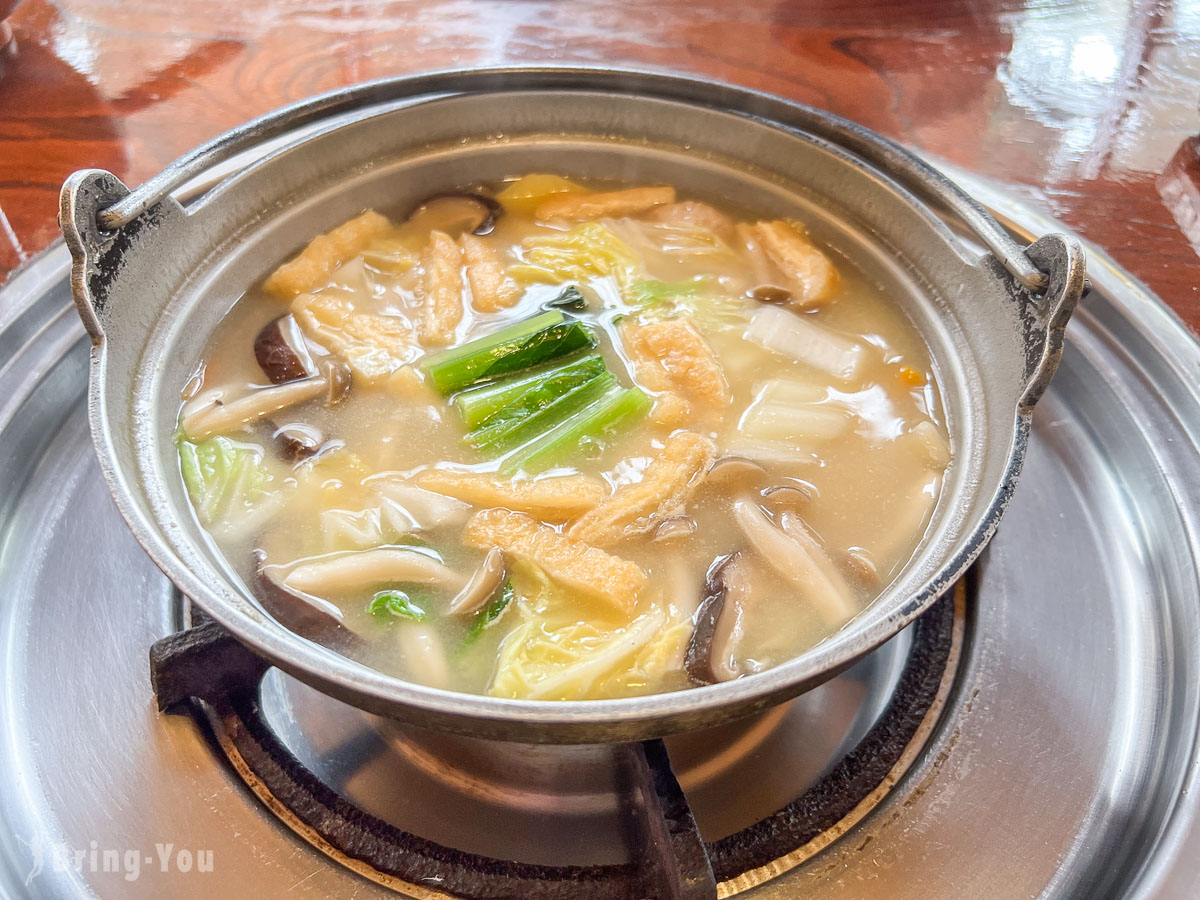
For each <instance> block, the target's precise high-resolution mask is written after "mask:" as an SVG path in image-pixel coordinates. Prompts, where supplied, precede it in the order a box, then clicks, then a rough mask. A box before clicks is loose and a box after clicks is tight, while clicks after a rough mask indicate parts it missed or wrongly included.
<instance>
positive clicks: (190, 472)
mask: <svg viewBox="0 0 1200 900" xmlns="http://www.w3.org/2000/svg"><path fill="white" fill-rule="evenodd" d="M177 446H178V448H179V468H180V471H181V472H182V473H183V483H184V484H185V485H187V490H188V495H189V496H190V497H191V498H192V505H193V506H194V507H195V508H196V514H197V515H198V516H199V517H200V521H201V522H202V523H203V524H204V525H205V526H209V525H211V524H212V523H214V522H216V521H218V520H222V519H224V520H228V519H231V518H232V517H233V516H234V515H236V514H237V513H239V512H244V511H245V509H246V508H247V507H249V506H252V505H254V504H255V503H256V502H258V501H259V500H261V499H262V498H263V497H264V496H265V495H266V494H267V488H268V485H270V483H271V475H270V473H269V472H267V470H266V469H265V468H264V467H263V464H262V463H263V451H262V448H261V447H259V446H257V445H255V444H246V443H242V442H241V441H234V440H230V439H229V438H227V437H211V438H208V439H207V440H203V441H200V442H198V443H193V442H192V441H189V440H187V438H185V437H184V436H183V435H182V433H181V434H180V436H179V437H178V439H177Z"/></svg>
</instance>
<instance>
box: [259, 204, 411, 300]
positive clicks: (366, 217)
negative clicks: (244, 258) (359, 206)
mask: <svg viewBox="0 0 1200 900" xmlns="http://www.w3.org/2000/svg"><path fill="white" fill-rule="evenodd" d="M389 228H391V223H389V222H388V220H387V219H386V218H384V217H383V216H381V215H380V214H379V213H377V212H375V211H374V210H370V209H369V210H367V211H366V212H365V213H363V214H362V215H361V216H358V217H357V218H354V219H351V220H350V221H349V222H345V223H343V224H341V225H339V226H338V227H337V228H335V229H333V231H330V232H328V233H327V234H321V235H318V236H317V237H315V238H313V239H312V240H311V241H309V244H308V246H307V247H305V248H304V250H302V251H301V253H300V255H299V256H297V257H296V258H295V259H293V260H290V261H289V262H285V263H284V264H283V265H282V266H280V267H279V268H278V269H276V270H275V271H274V272H272V273H271V277H270V278H268V279H267V280H266V281H265V282H263V289H264V290H265V291H266V292H267V293H269V294H274V295H275V296H276V297H279V298H281V299H284V300H290V299H292V298H293V297H295V296H296V295H297V294H305V293H308V292H309V291H313V290H316V289H317V288H319V287H321V286H323V285H324V284H325V283H326V282H328V281H329V276H330V275H332V274H333V270H334V269H336V268H337V267H338V266H340V265H342V264H343V263H346V262H349V261H350V260H352V259H353V258H354V257H356V256H357V255H358V254H359V253H361V252H362V251H363V249H365V248H366V246H367V244H369V243H370V242H371V239H372V238H374V237H376V236H378V235H380V234H382V233H383V232H385V231H387V230H388V229H389Z"/></svg>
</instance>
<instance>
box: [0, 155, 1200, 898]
mask: <svg viewBox="0 0 1200 900" xmlns="http://www.w3.org/2000/svg"><path fill="white" fill-rule="evenodd" d="M956 178H957V180H959V182H960V183H963V184H965V185H967V186H968V188H969V189H970V190H971V192H972V193H973V194H974V195H975V196H976V197H979V198H980V199H982V200H984V202H986V203H987V204H988V205H989V206H990V207H991V208H992V209H993V210H995V211H997V212H999V213H1001V214H1003V216H1004V217H1005V218H1006V219H1009V220H1014V221H1016V222H1018V223H1022V226H1023V228H1024V229H1025V230H1026V231H1027V232H1042V231H1045V230H1047V229H1048V228H1050V227H1052V225H1051V223H1048V222H1045V221H1043V220H1041V219H1039V218H1038V217H1037V216H1035V215H1034V214H1033V213H1031V212H1030V211H1029V210H1027V209H1024V208H1022V207H1020V206H1019V205H1016V204H1014V203H1012V202H1010V201H1009V200H1008V199H1007V198H1005V197H1004V196H1003V195H1001V194H998V193H995V192H993V191H991V190H990V189H989V188H988V187H987V185H985V184H983V183H981V182H978V181H976V180H974V179H970V178H968V177H967V176H965V175H961V174H960V175H956ZM1089 253H1090V254H1091V264H1090V275H1091V278H1092V280H1093V284H1094V290H1093V293H1092V294H1091V295H1090V297H1089V298H1088V300H1087V301H1086V302H1085V303H1084V304H1083V306H1082V307H1081V309H1080V311H1079V313H1078V314H1077V315H1076V317H1075V319H1074V321H1073V322H1072V324H1071V326H1070V329H1069V332H1068V336H1069V341H1068V347H1067V352H1066V354H1065V356H1064V359H1063V363H1062V367H1061V371H1060V374H1059V377H1058V378H1057V379H1056V380H1055V382H1054V384H1053V385H1052V386H1051V388H1050V390H1049V391H1048V393H1047V395H1046V396H1045V398H1044V399H1043V401H1042V402H1041V404H1040V405H1039V407H1038V411H1037V413H1036V415H1035V417H1034V423H1033V433H1032V438H1031V442H1030V450H1029V456H1028V460H1027V463H1026V471H1025V474H1024V476H1023V479H1022V483H1021V486H1020V488H1019V489H1018V490H1017V492H1016V495H1015V497H1014V499H1013V503H1012V505H1011V508H1010V510H1009V512H1008V515H1007V517H1006V518H1005V522H1004V526H1003V527H1002V528H1001V530H1000V532H999V534H998V535H997V537H996V539H995V540H994V541H993V542H992V544H991V546H990V549H989V551H988V553H987V554H986V559H985V563H984V566H983V568H982V572H981V578H980V584H979V602H978V605H977V609H976V622H977V625H976V627H975V629H974V630H973V631H972V633H971V634H969V635H968V641H967V651H966V658H965V660H964V662H963V674H962V676H961V678H960V681H959V684H958V685H957V688H956V690H955V693H954V695H953V696H952V698H951V701H950V708H949V709H948V711H947V713H946V714H945V716H944V717H943V721H942V723H941V725H940V727H939V728H938V730H937V732H936V733H935V734H934V735H933V737H932V739H931V741H930V743H929V746H928V748H927V749H926V751H925V752H924V754H922V755H921V757H920V758H919V759H918V761H917V764H916V766H915V768H914V770H913V771H911V772H910V774H909V775H908V776H907V777H906V778H905V779H904V780H903V781H901V782H900V783H899V784H898V785H897V786H896V788H895V790H894V792H893V793H892V795H891V796H889V797H888V798H886V799H885V800H884V802H883V803H882V804H881V805H880V806H879V807H878V808H877V809H876V810H875V811H874V812H873V813H872V814H871V815H870V816H868V817H867V818H866V819H865V820H864V821H863V822H861V823H860V824H859V825H858V826H857V827H856V828H854V829H853V830H852V831H851V832H850V833H849V834H847V835H845V836H844V837H843V838H842V839H841V840H840V841H838V842H837V843H835V844H834V845H832V846H831V847H829V848H827V849H826V850H825V851H824V852H822V853H820V854H818V855H817V856H815V857H814V858H813V859H811V860H809V861H808V862H806V863H805V864H804V865H802V866H800V867H798V868H797V869H795V870H793V871H792V872H790V873H789V874H788V875H786V876H785V877H783V878H781V879H778V880H775V881H771V882H768V883H767V884H765V885H763V886H762V887H760V888H757V889H756V890H754V891H753V892H750V893H749V894H746V895H743V896H750V897H755V898H764V900H774V898H781V900H782V898H793V897H796V896H806V897H809V896H811V897H818V898H847V900H849V898H854V900H860V898H862V897H868V896H885V897H889V898H897V900H907V898H914V900H916V898H923V900H927V898H930V897H936V898H942V897H945V898H954V900H957V898H964V897H966V898H975V897H987V898H1001V900H1008V898H1027V897H1038V896H1042V897H1053V898H1077V897H1088V898H1089V900H1090V898H1099V900H1103V898H1105V897H1134V898H1158V900H1192V898H1195V897H1196V896H1198V895H1200V825H1198V821H1200V791H1198V790H1197V787H1198V786H1197V784H1196V781H1197V777H1198V775H1200V755H1198V752H1197V750H1198V741H1200V735H1198V729H1200V572H1198V564H1197V559H1198V557H1200V496H1198V492H1200V384H1198V381H1200V347H1198V346H1197V344H1196V342H1195V340H1194V338H1193V337H1192V336H1191V335H1189V334H1188V333H1187V331H1186V330H1185V329H1184V327H1183V326H1182V325H1181V324H1180V323H1179V322H1178V320H1177V319H1175V318H1174V317H1173V316H1172V315H1171V313H1169V312H1168V311H1167V310H1166V309H1165V308H1164V307H1163V306H1162V305H1161V304H1160V303H1159V302H1158V301H1157V300H1156V299H1155V298H1153V297H1152V296H1151V295H1149V294H1147V293H1146V292H1145V290H1144V289H1143V288H1142V287H1141V286H1140V285H1139V284H1138V283H1137V282H1135V281H1133V280H1132V279H1130V278H1129V277H1128V276H1127V275H1126V274H1124V273H1123V272H1121V271H1120V270H1119V269H1117V268H1116V267H1115V266H1114V265H1112V264H1111V263H1109V262H1108V261H1107V260H1106V258H1105V257H1104V256H1103V255H1102V254H1100V253H1099V252H1098V251H1095V250H1089ZM67 267H68V261H67V257H66V253H65V251H64V250H63V249H62V248H58V249H56V250H54V251H53V252H51V253H50V254H48V255H45V256H42V257H40V258H39V259H37V260H36V261H34V262H33V263H32V264H31V265H30V266H28V267H27V268H26V269H24V270H23V271H22V272H20V273H18V274H17V275H15V276H14V277H13V279H12V280H11V281H10V282H9V284H8V285H6V286H5V288H4V289H3V290H0V360H2V362H0V598H3V599H2V600H0V654H2V658H0V662H2V664H3V671H2V673H0V728H2V732H0V755H2V763H0V894H3V895H5V896H13V897H22V896H33V897H54V898H73V897H106V898H108V897H111V898H142V897H147V898H150V897H154V898H158V897H162V896H173V897H184V898H187V897H208V896H237V895H241V894H243V893H245V892H246V891H247V889H248V886H250V885H252V886H253V891H254V893H255V894H256V895H258V896H261V897H280V896H288V897H298V898H306V897H307V898H326V897H339V898H345V897H368V896H381V897H382V896H388V895H387V894H386V893H385V892H384V891H383V889H380V888H377V887H375V886H373V885H371V884H369V883H368V882H366V881H364V880H363V879H362V878H360V877H359V876H357V875H354V874H353V873H351V872H348V871H346V870H344V869H342V868H340V867H338V866H336V865H334V864H332V863H331V862H330V861H329V860H327V859H326V858H325V857H324V856H322V855H321V854H320V853H318V852H316V851H315V850H312V849H311V848H309V847H308V846H307V845H304V844H303V843H301V842H300V841H298V840H297V839H296V838H295V837H294V836H293V835H292V834H291V833H290V832H288V831H286V830H285V829H284V828H282V827H281V826H279V825H278V824H277V823H276V822H275V821H274V819H273V818H272V817H271V816H270V815H269V814H267V813H266V812H265V811H264V810H263V809H262V808H261V807H260V806H259V805H258V804H257V802H256V801H255V800H254V799H253V798H252V797H251V796H250V795H249V794H248V792H246V791H245V790H244V789H243V788H242V787H241V786H240V783H239V781H238V779H237V778H236V776H235V775H234V774H233V773H231V772H229V771H228V770H227V769H225V768H223V767H222V765H221V764H220V763H219V762H217V757H216V754H215V753H214V751H213V749H212V748H211V746H210V745H209V744H208V743H207V742H206V741H205V739H204V737H203V736H202V735H199V734H198V733H197V730H196V728H195V727H194V725H192V723H191V722H189V721H187V720H186V719H180V718H174V717H164V716H160V715H158V714H157V713H156V712H155V705H154V700H153V697H152V696H151V693H150V688H149V677H148V670H147V664H146V651H147V648H148V647H149V645H150V643H151V642H152V641H153V640H154V639H156V638H158V637H161V636H162V635H164V634H166V633H168V632H169V631H170V630H172V628H173V627H174V626H173V624H172V622H171V603H170V600H169V586H168V584H167V581H166V579H165V578H164V577H163V576H162V575H160V574H159V573H158V572H157V570H155V568H154V567H153V565H152V564H151V563H150V561H149V560H148V559H147V558H146V556H145V554H144V553H143V552H142V551H141V549H140V548H139V547H138V545H137V544H136V542H135V541H134V540H133V538H132V536H131V535H130V534H129V532H128V530H127V529H126V528H125V526H124V524H123V523H122V521H121V519H120V516H119V515H118V514H117V511H116V509H115V508H114V507H113V505H112V502H111V500H110V499H109V496H108V493H107V491H106V489H105V487H104V484H103V482H102V479H101V477H100V473H99V470H98V468H97V465H96V462H95V458H94V453H93V451H92V448H91V445H90V442H89V440H88V435H87V425H86V421H85V412H84V402H85V398H84V384H83V381H84V374H85V370H86V365H87V355H86V354H87V341H86V338H85V336H84V334H83V331H82V329H81V328H80V327H79V324H78V321H77V319H76V317H75V315H74V313H73V312H72V311H71V310H70V308H69V304H70V297H69V291H68V288H67V284H66V278H67ZM890 652H891V645H889V647H888V648H886V649H885V651H884V654H883V655H881V656H879V657H876V656H872V657H869V658H868V661H867V663H865V664H864V665H866V666H876V667H877V668H876V669H875V671H876V672H877V673H878V674H877V676H872V679H871V680H870V681H869V682H868V683H864V682H863V681H862V680H861V673H862V672H863V671H865V670H863V669H860V670H858V672H857V674H855V673H847V676H846V677H845V678H838V679H835V680H834V681H831V682H829V683H828V684H827V685H826V686H825V687H824V688H823V689H822V690H823V691H825V692H827V693H826V694H825V697H826V698H827V699H826V700H824V701H818V699H817V696H814V697H813V699H811V700H810V699H809V697H807V696H806V697H805V699H804V701H803V703H804V704H812V705H813V706H814V707H817V706H820V705H821V704H824V705H825V706H826V707H827V709H828V712H827V713H822V715H823V716H825V718H824V719H823V720H822V721H823V723H824V724H820V725H817V724H815V723H814V725H813V737H812V739H811V740H810V741H809V742H806V743H805V744H802V745H796V744H788V745H787V746H786V747H781V748H771V747H763V748H760V751H759V752H758V753H757V754H756V755H755V756H754V757H753V763H752V765H753V766H757V767H759V768H758V769H757V771H759V772H763V773H769V777H775V776H777V775H778V773H780V772H784V771H788V770H789V769H794V770H795V772H796V773H797V776H796V777H797V779H798V780H800V779H802V778H804V777H807V775H808V774H811V773H812V772H813V771H817V770H819V769H820V768H821V767H822V766H824V765H826V764H827V763H828V760H829V759H830V758H831V756H832V755H833V754H834V753H835V752H836V751H835V749H833V746H832V745H833V744H834V743H836V735H837V734H839V733H845V728H846V724H845V723H846V722H847V721H848V720H849V719H850V718H852V717H854V716H857V715H863V716H867V717H869V716H871V715H872V713H870V712H869V711H864V710H867V707H863V706H859V707H856V706H855V703H856V702H858V698H859V695H860V693H862V694H866V695H869V696H873V697H874V696H881V695H879V694H877V693H876V691H877V690H878V686H880V685H884V684H886V680H885V679H884V678H883V673H886V672H887V671H888V670H889V667H888V665H887V664H886V663H884V662H881V663H876V662H875V660H876V659H877V658H878V659H879V660H886V658H887V656H886V654H887V653H890ZM876 677H878V678H880V680H879V681H875V680H874V679H875V678H876ZM855 679H860V680H857V681H856V680H855ZM273 687H274V689H275V690H277V691H278V692H279V693H278V694H277V697H278V700H279V705H278V706H276V707H273V708H272V716H273V717H275V720H276V721H277V722H286V721H288V716H289V715H292V714H294V721H295V723H296V727H297V728H299V729H300V731H299V732H297V734H299V735H300V736H301V737H303V739H304V740H307V741H308V742H309V743H308V751H307V752H308V753H309V754H310V755H309V758H310V759H311V760H312V761H313V762H314V764H318V763H320V764H323V765H327V766H333V765H334V764H335V763H336V761H337V755H338V754H339V753H341V754H347V753H350V752H353V751H352V748H350V749H348V748H345V747H340V746H339V745H337V744H336V741H334V740H333V739H332V736H331V735H330V734H329V732H324V733H322V732H318V731H316V730H314V731H312V732H311V734H307V732H305V731H304V729H305V728H307V727H308V724H309V723H310V722H311V718H310V717H311V715H312V713H313V712H315V711H316V710H317V709H318V708H319V707H317V706H315V705H313V706H310V705H309V704H310V702H312V701H313V700H314V699H315V698H312V696H311V693H312V692H311V690H310V689H309V688H308V687H306V686H304V685H302V684H299V683H298V682H295V681H293V680H291V679H289V678H287V677H286V676H275V677H274V684H273ZM818 696H819V695H818ZM285 701H286V702H285ZM321 702H322V703H327V702H328V701H327V700H325V699H323V698H322V700H321ZM289 709H290V710H291V712H290V713H289ZM337 716H338V720H340V721H349V722H354V723H360V722H362V721H363V719H364V717H363V716H362V714H361V713H360V712H358V711H357V710H354V709H352V708H349V707H345V708H340V709H339V711H338V713H337ZM306 734H307V736H304V735H306ZM301 737H295V736H294V739H295V741H296V744H297V745H298V746H300V747H301V748H303V745H302V743H301ZM379 739H380V741H381V742H383V743H386V736H383V735H381V736H380V738H379ZM380 759H386V757H379V756H373V755H371V754H370V753H365V754H364V765H369V764H370V763H371V762H372V761H378V760H380ZM750 771H752V772H753V771H756V770H754V769H753V768H752V769H751V770H750ZM760 778H763V779H766V778H767V776H760V777H755V776H743V777H742V779H741V780H743V781H745V782H747V783H748V787H747V788H746V789H745V790H743V791H742V792H738V791H734V792H731V795H729V796H725V797H721V796H718V795H717V794H715V793H714V794H712V795H709V796H708V797H702V796H700V795H697V796H695V797H694V801H695V802H696V804H697V806H698V808H700V809H702V810H703V809H711V810H716V811H717V813H720V811H721V809H722V803H723V802H724V803H727V804H728V807H727V809H728V810H730V812H725V813H722V814H723V815H733V816H734V817H736V812H735V811H736V808H737V805H738V804H739V803H743V802H746V799H747V798H746V791H748V790H750V788H752V787H754V785H756V784H757V783H758V781H759V780H760ZM692 790H693V791H696V790H698V788H697V787H696V786H693V787H692ZM543 793H545V792H543ZM543 802H545V803H546V804H547V808H548V809H550V810H553V811H556V812H558V813H559V814H563V813H564V809H565V807H566V806H567V804H568V803H569V801H568V800H565V799H564V800H562V801H556V800H555V799H554V797H553V795H551V796H550V797H549V798H548V799H546V798H543ZM712 814H713V815H716V813H712ZM554 821H555V822H560V821H561V820H560V819H555V820H554ZM482 824H483V825H484V826H486V822H484V823H482ZM702 827H706V828H707V829H709V830H710V832H712V831H713V830H714V829H715V830H716V831H719V830H720V829H721V828H722V827H726V826H723V825H722V824H721V823H720V822H719V821H713V820H709V821H706V822H702ZM524 838H525V840H527V841H532V842H533V843H534V844H535V845H536V844H537V843H538V837H537V836H536V835H532V836H531V835H525V836H524ZM594 839H596V838H595V836H594V834H593V833H591V832H588V833H586V834H583V835H582V836H580V838H579V841H581V842H583V841H591V840H594ZM545 840H547V841H549V840H555V841H559V842H566V839H565V837H564V836H563V835H562V834H557V835H547V836H546V837H545ZM92 842H95V846H96V847H97V849H99V850H104V849H112V850H117V851H119V852H120V853H121V854H122V863H124V854H127V853H128V852H129V851H136V853H137V858H138V859H139V860H140V867H139V869H138V870H137V871H136V873H132V874H136V877H131V871H130V870H127V869H125V868H120V869H118V871H115V872H107V873H106V872H104V871H103V867H102V865H101V866H97V867H93V866H92V865H91V863H90V858H85V859H84V860H83V864H82V866H81V870H80V871H76V870H75V869H74V867H73V866H68V867H60V866H56V864H55V859H56V858H57V857H58V855H60V854H61V852H62V850H63V849H66V850H80V851H84V852H85V853H86V852H89V851H90V848H91V846H92ZM156 845H162V848H161V849H165V847H166V845H172V854H174V853H177V851H178V850H180V849H184V848H185V849H188V850H190V851H193V852H194V851H197V850H203V849H209V850H212V851H213V852H214V871H213V872H211V873H205V874H202V873H197V872H191V873H182V872H179V871H178V870H177V868H176V867H175V864H174V862H172V863H171V864H170V865H169V866H168V871H166V872H163V871H161V865H160V863H159V858H160V856H159V853H160V847H157V846H156ZM147 856H148V857H150V858H151V860H152V862H150V863H147V862H145V857H147ZM171 858H172V860H174V859H175V858H176V857H175V856H172V857H171ZM39 859H40V861H41V868H40V870H39V869H37V868H36V866H37V862H38V860H39ZM59 868H62V871H59V870H58V869H59ZM35 871H36V872H37V874H33V873H34V872H35Z"/></svg>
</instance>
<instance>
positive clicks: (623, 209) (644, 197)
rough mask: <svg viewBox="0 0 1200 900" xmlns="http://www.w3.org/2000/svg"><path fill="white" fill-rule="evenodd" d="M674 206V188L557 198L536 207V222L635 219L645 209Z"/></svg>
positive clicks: (635, 189)
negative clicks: (668, 204) (561, 219)
mask: <svg viewBox="0 0 1200 900" xmlns="http://www.w3.org/2000/svg"><path fill="white" fill-rule="evenodd" d="M674 202H675V188H673V187H641V188H630V189H629V190H624V191H605V192H603V193H599V194H558V195H556V196H554V197H551V198H550V199H549V200H547V201H546V202H544V203H542V204H541V205H540V206H538V208H537V211H536V212H535V213H534V216H535V218H537V219H540V220H541V221H543V222H545V221H546V220H547V219H557V218H564V219H598V218H600V217H601V216H614V217H616V216H636V215H637V214H638V213H644V212H645V211H646V210H648V209H654V207H656V206H662V205H663V204H665V203H674Z"/></svg>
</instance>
